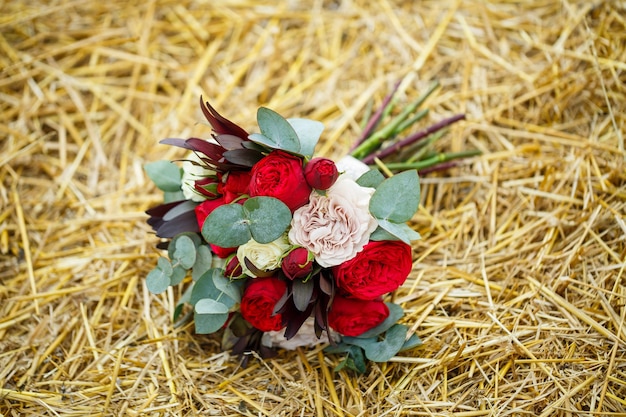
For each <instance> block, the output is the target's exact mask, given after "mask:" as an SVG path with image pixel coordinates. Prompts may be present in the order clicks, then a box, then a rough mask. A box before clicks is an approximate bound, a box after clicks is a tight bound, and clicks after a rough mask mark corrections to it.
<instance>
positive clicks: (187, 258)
mask: <svg viewBox="0 0 626 417" xmlns="http://www.w3.org/2000/svg"><path fill="white" fill-rule="evenodd" d="M172 243H174V244H175V248H174V256H173V258H174V259H175V260H176V261H178V263H179V264H180V266H182V267H183V268H185V269H190V268H191V267H192V266H193V264H194V263H195V262H196V245H194V243H193V240H191V238H189V237H188V236H180V237H179V238H178V239H176V241H175V242H172Z"/></svg>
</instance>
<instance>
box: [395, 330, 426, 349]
mask: <svg viewBox="0 0 626 417" xmlns="http://www.w3.org/2000/svg"><path fill="white" fill-rule="evenodd" d="M418 346H422V339H420V338H419V336H418V335H416V334H415V333H414V334H412V335H411V337H409V340H407V341H406V342H404V345H402V348H401V349H400V352H404V351H405V350H409V349H413V348H416V347H418Z"/></svg>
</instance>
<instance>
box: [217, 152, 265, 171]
mask: <svg viewBox="0 0 626 417" xmlns="http://www.w3.org/2000/svg"><path fill="white" fill-rule="evenodd" d="M224 158H225V159H226V160H227V161H228V162H231V163H233V164H237V165H242V166H245V167H249V168H252V167H253V166H254V164H256V163H257V162H259V161H260V160H261V159H263V154H261V153H259V152H258V151H255V150H252V149H235V150H232V151H226V152H224Z"/></svg>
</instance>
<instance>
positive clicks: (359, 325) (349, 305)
mask: <svg viewBox="0 0 626 417" xmlns="http://www.w3.org/2000/svg"><path fill="white" fill-rule="evenodd" d="M388 316H389V308H388V307H387V305H385V303H383V302H382V301H380V300H372V301H368V300H356V299H352V298H345V297H342V296H339V295H336V296H335V298H334V299H333V303H332V305H331V307H330V311H329V313H328V324H329V326H330V327H331V328H333V329H334V330H335V331H337V332H339V333H341V334H342V335H344V336H359V335H361V334H363V333H365V332H366V331H368V330H370V329H373V328H374V327H376V326H378V325H379V324H381V323H382V322H383V321H385V319H386V318H387V317H388Z"/></svg>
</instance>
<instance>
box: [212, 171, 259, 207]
mask: <svg viewBox="0 0 626 417" xmlns="http://www.w3.org/2000/svg"><path fill="white" fill-rule="evenodd" d="M251 177H252V173H250V171H231V172H229V173H228V175H227V176H226V181H225V182H224V184H221V186H220V187H219V188H218V191H219V192H220V193H222V194H223V195H224V202H226V203H227V204H228V203H231V202H233V201H234V200H236V199H237V198H239V197H241V196H242V195H245V194H248V193H249V192H250V191H249V187H250V178H251Z"/></svg>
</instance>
